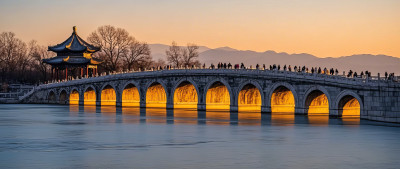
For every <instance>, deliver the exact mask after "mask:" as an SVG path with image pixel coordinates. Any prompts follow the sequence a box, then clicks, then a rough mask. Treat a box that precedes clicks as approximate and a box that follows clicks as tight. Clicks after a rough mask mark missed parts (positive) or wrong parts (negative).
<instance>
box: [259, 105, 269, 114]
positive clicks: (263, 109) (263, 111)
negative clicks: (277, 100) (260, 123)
mask: <svg viewBox="0 0 400 169" xmlns="http://www.w3.org/2000/svg"><path fill="white" fill-rule="evenodd" d="M261 113H271V107H267V106H261Z"/></svg>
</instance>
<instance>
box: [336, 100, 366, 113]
mask: <svg viewBox="0 0 400 169" xmlns="http://www.w3.org/2000/svg"><path fill="white" fill-rule="evenodd" d="M338 110H339V115H342V116H360V111H361V107H360V102H359V101H358V100H357V99H356V98H355V97H353V96H351V95H347V96H344V97H342V99H340V101H339V107H338Z"/></svg>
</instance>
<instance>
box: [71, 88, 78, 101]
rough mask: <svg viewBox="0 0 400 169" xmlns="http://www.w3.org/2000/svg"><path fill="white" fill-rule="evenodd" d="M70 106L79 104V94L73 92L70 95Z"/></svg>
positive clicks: (75, 91)
mask: <svg viewBox="0 0 400 169" xmlns="http://www.w3.org/2000/svg"><path fill="white" fill-rule="evenodd" d="M69 104H79V92H78V91H77V90H72V91H71V93H70V94H69Z"/></svg>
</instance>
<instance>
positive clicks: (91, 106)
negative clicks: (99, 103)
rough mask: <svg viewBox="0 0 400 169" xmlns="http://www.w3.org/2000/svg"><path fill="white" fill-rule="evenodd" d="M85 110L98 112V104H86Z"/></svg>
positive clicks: (86, 111)
mask: <svg viewBox="0 0 400 169" xmlns="http://www.w3.org/2000/svg"><path fill="white" fill-rule="evenodd" d="M83 110H84V111H85V113H96V105H86V104H85V105H84V107H83Z"/></svg>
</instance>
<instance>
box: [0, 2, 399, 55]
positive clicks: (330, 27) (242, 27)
mask: <svg viewBox="0 0 400 169" xmlns="http://www.w3.org/2000/svg"><path fill="white" fill-rule="evenodd" d="M0 21H1V22H0V32H5V31H12V32H14V33H16V35H17V37H18V38H21V39H22V40H24V41H29V40H32V39H35V40H37V41H38V42H39V43H40V44H42V45H55V44H57V43H61V42H62V41H63V40H65V39H66V38H67V37H68V36H69V35H70V34H71V32H72V26H74V25H75V26H77V29H78V33H79V34H80V36H81V37H83V38H85V39H86V37H87V36H88V35H89V33H90V32H92V31H94V30H95V29H96V28H97V27H98V26H101V25H108V24H109V25H113V26H116V27H121V28H125V29H126V30H128V31H129V32H130V33H131V35H133V36H134V37H136V39H138V40H140V41H145V42H147V43H149V44H152V43H161V44H170V43H171V42H172V41H176V42H177V43H178V44H181V45H184V44H186V43H188V42H192V43H196V44H198V45H203V46H207V47H210V48H217V47H223V46H229V47H232V48H236V49H240V50H254V51H259V52H263V51H266V50H275V51H277V52H288V53H309V54H313V55H316V56H318V57H339V56H347V55H352V54H366V53H368V54H386V55H391V56H395V57H400V1H399V0H334V1H333V0H195V1H191V0H168V1H166V0H113V1H110V0H68V1H61V0H1V1H0Z"/></svg>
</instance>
